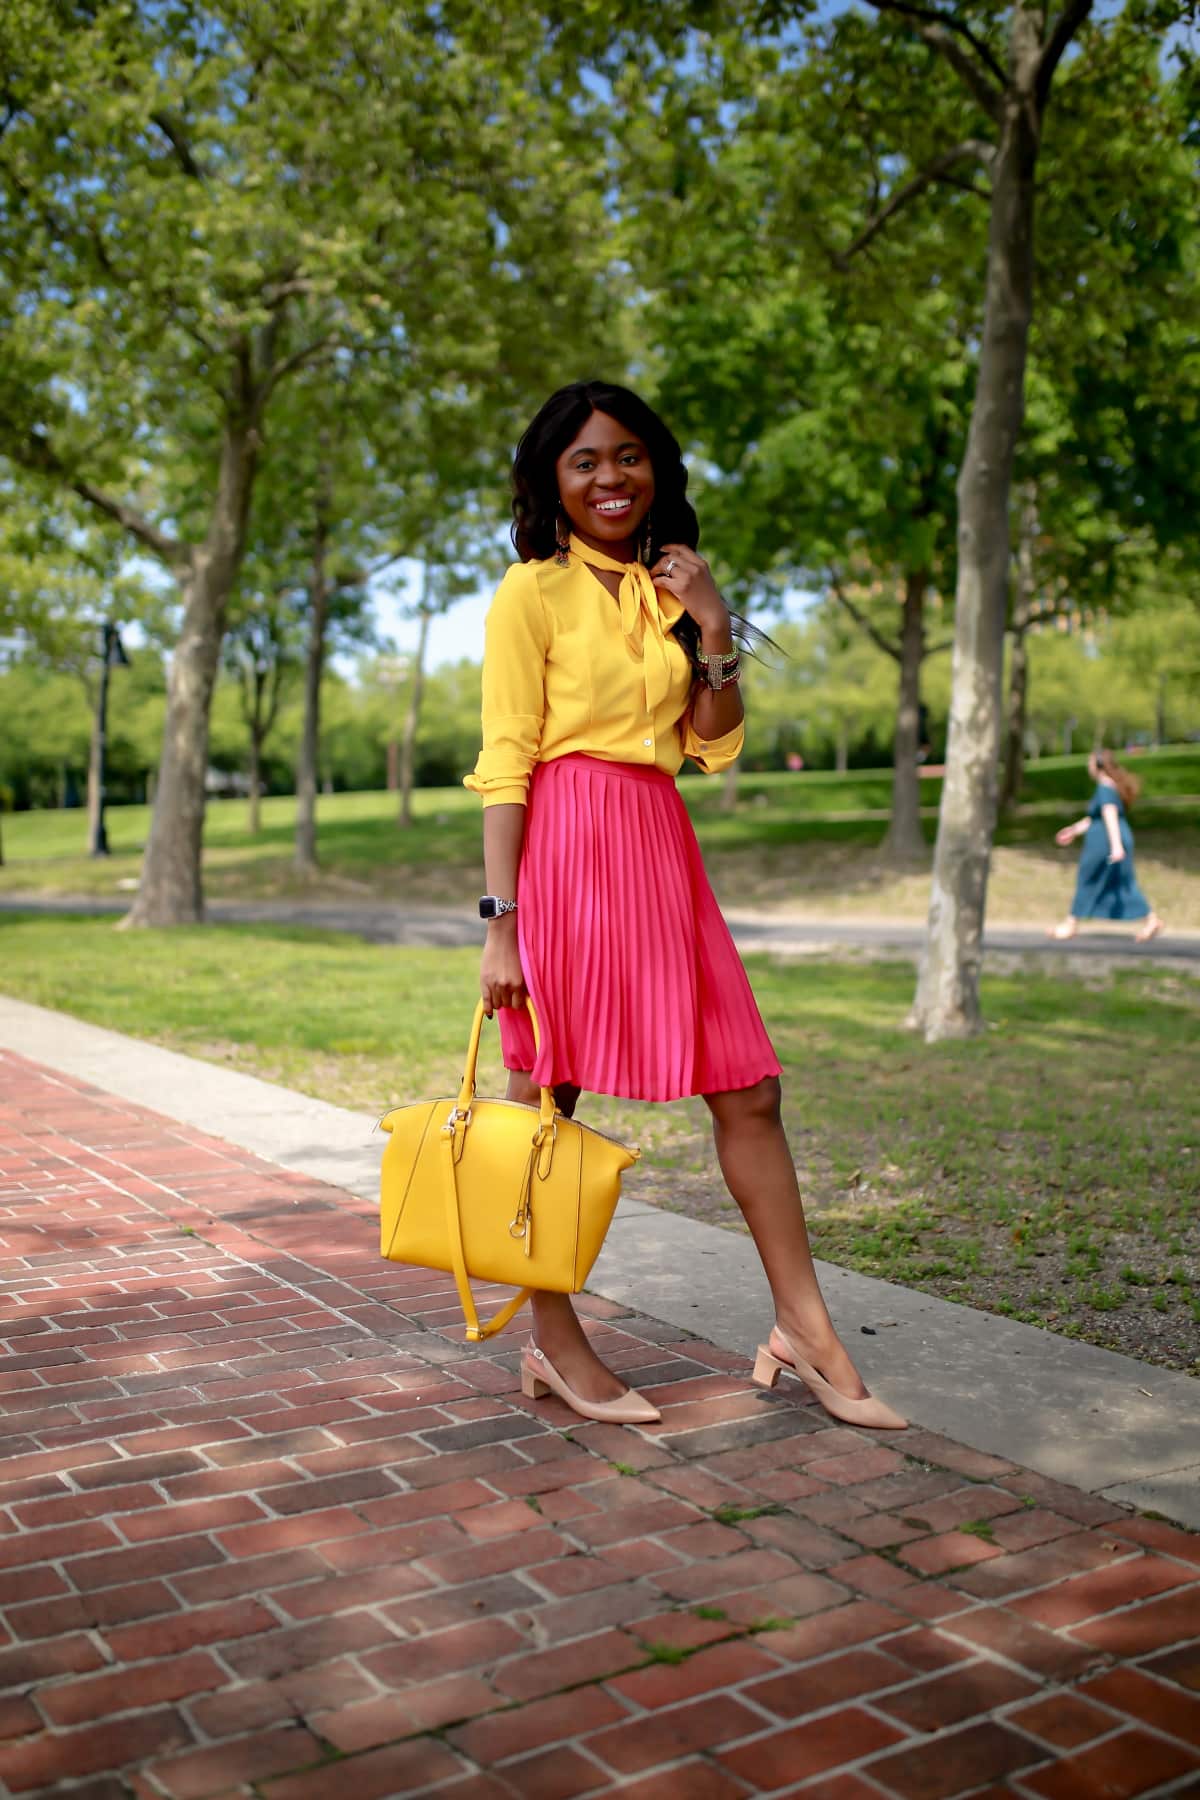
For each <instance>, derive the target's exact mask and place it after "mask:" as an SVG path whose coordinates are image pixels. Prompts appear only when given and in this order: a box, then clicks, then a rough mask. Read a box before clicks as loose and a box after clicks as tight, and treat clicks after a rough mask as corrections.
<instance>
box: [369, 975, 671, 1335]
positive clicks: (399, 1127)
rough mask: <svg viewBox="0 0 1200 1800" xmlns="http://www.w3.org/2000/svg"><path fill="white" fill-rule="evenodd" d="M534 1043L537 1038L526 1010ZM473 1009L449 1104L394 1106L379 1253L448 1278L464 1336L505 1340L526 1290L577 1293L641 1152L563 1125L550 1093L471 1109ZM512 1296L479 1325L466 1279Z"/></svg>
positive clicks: (475, 1044)
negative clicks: (509, 1290)
mask: <svg viewBox="0 0 1200 1800" xmlns="http://www.w3.org/2000/svg"><path fill="white" fill-rule="evenodd" d="M528 1005H529V1017H530V1020H531V1022H532V1024H533V1036H534V1042H535V1044H536V1045H537V1046H538V1047H539V1048H540V1047H541V1032H540V1029H539V1026H538V1019H537V1014H536V1012H535V1011H534V1008H533V1003H532V1001H530V1002H528ZM485 1016H486V1015H485V1013H484V1010H483V1004H482V1002H481V1003H480V1004H479V1005H478V1006H477V1007H476V1008H475V1019H474V1023H473V1024H472V1026H471V1041H470V1044H469V1045H468V1048H467V1066H466V1069H465V1071H464V1073H463V1079H462V1087H461V1089H460V1090H459V1095H458V1099H457V1100H450V1099H444V1100H424V1101H421V1102H419V1103H418V1104H417V1105H415V1106H398V1107H396V1108H394V1109H393V1111H391V1112H389V1113H388V1114H387V1115H386V1117H384V1118H383V1119H381V1120H380V1125H381V1126H382V1128H383V1130H384V1131H387V1132H390V1133H391V1136H390V1138H389V1141H388V1145H387V1148H386V1150H385V1151H384V1153H383V1169H382V1174H381V1183H380V1188H381V1192H380V1250H381V1252H382V1254H383V1255H384V1256H386V1257H387V1258H389V1260H390V1261H392V1262H403V1263H416V1264H417V1265H418V1266H420V1267H422V1268H426V1269H445V1270H446V1271H447V1272H449V1273H452V1274H453V1276H454V1280H455V1284H456V1285H457V1287H458V1297H459V1300H460V1301H461V1302H462V1309H463V1314H464V1316H465V1318H466V1324H467V1331H466V1335H467V1337H468V1339H474V1340H479V1339H481V1338H487V1337H491V1336H492V1334H493V1333H494V1332H497V1331H503V1329H504V1327H505V1326H506V1325H507V1324H508V1322H509V1320H510V1319H511V1318H512V1316H513V1314H514V1313H515V1312H516V1311H517V1310H518V1308H519V1307H521V1306H523V1305H524V1303H525V1301H526V1300H528V1298H529V1296H530V1294H531V1293H532V1292H533V1291H534V1289H535V1288H547V1289H549V1290H550V1291H551V1292H553V1293H558V1294H577V1293H578V1292H579V1290H580V1288H581V1287H582V1286H583V1284H584V1282H585V1281H586V1280H587V1278H588V1275H589V1274H590V1272H591V1267H592V1264H593V1263H594V1262H595V1260H596V1258H597V1256H598V1255H599V1254H600V1246H601V1244H603V1242H604V1238H605V1234H606V1232H607V1231H608V1228H609V1225H610V1224H611V1223H612V1216H613V1213H614V1212H615V1211H616V1206H617V1200H618V1198H619V1196H620V1192H621V1176H622V1175H623V1174H624V1172H625V1170H626V1169H628V1168H630V1167H631V1166H632V1165H633V1163H635V1162H636V1161H637V1159H638V1156H639V1154H640V1152H639V1151H637V1150H628V1149H626V1147H625V1145H624V1144H619V1143H618V1142H617V1141H616V1139H615V1138H610V1137H606V1136H605V1135H604V1133H603V1132H600V1131H593V1130H591V1129H590V1128H589V1127H588V1126H586V1125H577V1124H576V1123H575V1121H574V1120H573V1119H567V1118H564V1117H563V1115H562V1113H560V1112H559V1111H558V1110H557V1109H556V1107H555V1104H554V1094H553V1092H552V1091H551V1089H550V1088H543V1089H542V1098H541V1105H540V1106H526V1105H524V1104H522V1103H521V1102H520V1101H517V1100H480V1099H477V1098H476V1096H475V1070H476V1065H477V1063H478V1060H479V1039H480V1034H481V1033H482V1031H483V1021H484V1018H485ZM472 1278H475V1279H476V1280H479V1281H495V1282H499V1283H501V1284H502V1285H503V1286H505V1287H516V1288H519V1289H520V1290H521V1291H520V1292H519V1293H518V1294H517V1295H515V1296H514V1298H513V1299H512V1300H510V1301H509V1302H508V1304H507V1305H506V1306H504V1307H502V1308H501V1310H500V1311H499V1312H498V1313H496V1314H495V1315H494V1316H493V1317H492V1318H490V1319H488V1320H486V1321H485V1322H484V1323H483V1324H481V1323H480V1320H479V1314H478V1313H477V1311H476V1309H475V1302H474V1299H473V1297H472V1294H471V1280H472Z"/></svg>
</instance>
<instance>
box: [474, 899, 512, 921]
mask: <svg viewBox="0 0 1200 1800" xmlns="http://www.w3.org/2000/svg"><path fill="white" fill-rule="evenodd" d="M516 910H517V903H516V901H515V900H497V898H496V896H495V894H485V895H484V896H483V899H482V900H481V901H480V902H479V916H480V918H481V919H499V918H500V917H501V916H502V915H503V914H504V913H510V912H516Z"/></svg>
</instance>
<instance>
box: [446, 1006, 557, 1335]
mask: <svg viewBox="0 0 1200 1800" xmlns="http://www.w3.org/2000/svg"><path fill="white" fill-rule="evenodd" d="M525 1004H526V1006H527V1008H528V1010H529V1022H530V1024H531V1025H532V1026H533V1045H534V1049H535V1051H540V1050H541V1047H542V1033H541V1026H540V1025H539V1023H538V1016H537V1012H536V1010H535V1008H534V1004H533V1001H532V1000H531V999H529V997H528V996H526V1000H525ZM486 1017H487V1014H486V1013H485V1012H484V1010H483V1001H482V1000H480V1002H479V1004H478V1005H477V1006H476V1008H475V1017H474V1019H473V1020H472V1022H471V1036H470V1039H469V1040H468V1043H467V1061H466V1067H465V1068H464V1070H463V1078H462V1086H461V1087H460V1088H459V1090H458V1102H457V1104H456V1105H455V1107H454V1109H453V1111H452V1112H451V1113H450V1116H449V1118H448V1119H447V1120H446V1123H445V1124H444V1125H443V1127H442V1150H443V1155H442V1172H443V1177H444V1185H443V1193H444V1196H445V1202H446V1236H447V1238H448V1240H449V1243H450V1258H451V1261H452V1262H453V1264H454V1285H455V1287H456V1288H457V1289H458V1302H459V1305H460V1306H461V1307H462V1310H463V1318H464V1319H465V1320H466V1327H467V1340H468V1342H469V1343H475V1344H478V1343H481V1342H482V1341H483V1339H484V1338H490V1337H494V1336H495V1335H496V1333H497V1332H499V1331H503V1330H504V1327H505V1326H506V1325H507V1324H508V1323H509V1321H510V1319H512V1318H513V1316H514V1314H516V1313H518V1312H519V1311H520V1309H521V1307H523V1306H524V1304H525V1302H526V1301H527V1300H528V1299H529V1298H530V1296H531V1295H532V1293H533V1289H532V1288H521V1289H520V1291H519V1292H518V1293H516V1294H514V1295H513V1297H512V1299H511V1300H509V1301H508V1302H507V1303H506V1304H505V1305H504V1306H502V1307H501V1308H500V1311H499V1312H498V1313H493V1315H492V1317H491V1318H490V1319H486V1320H484V1321H483V1322H482V1323H481V1322H480V1318H479V1313H478V1311H477V1310H476V1306H475V1296H474V1295H473V1294H472V1292H471V1277H470V1275H469V1274H468V1272H467V1260H466V1256H465V1254H464V1251H463V1241H462V1221H461V1219H460V1218H459V1216H458V1161H459V1158H460V1156H461V1155H462V1153H463V1145H464V1142H465V1140H466V1135H467V1126H468V1125H469V1124H470V1122H471V1103H472V1101H473V1100H474V1098H475V1078H476V1071H477V1068H478V1064H479V1041H480V1038H481V1037H482V1035H483V1021H484V1020H485V1019H486ZM554 1114H555V1104H554V1090H553V1089H552V1088H546V1087H544V1088H543V1089H542V1090H541V1104H540V1107H539V1109H538V1130H537V1134H536V1136H535V1138H534V1149H535V1152H537V1153H540V1151H541V1146H542V1144H543V1142H544V1141H545V1138H546V1135H547V1133H550V1134H553V1132H554ZM551 1141H552V1138H551ZM539 1160H540V1154H539Z"/></svg>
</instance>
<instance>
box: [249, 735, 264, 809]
mask: <svg viewBox="0 0 1200 1800" xmlns="http://www.w3.org/2000/svg"><path fill="white" fill-rule="evenodd" d="M261 767H262V734H261V732H260V731H259V729H258V726H257V723H256V724H254V725H252V726H251V727H250V765H249V768H248V770H247V774H248V775H249V779H250V836H251V837H257V836H258V834H259V832H260V831H261V830H262V805H261V803H260V801H259V794H258V787H259V770H260V768H261Z"/></svg>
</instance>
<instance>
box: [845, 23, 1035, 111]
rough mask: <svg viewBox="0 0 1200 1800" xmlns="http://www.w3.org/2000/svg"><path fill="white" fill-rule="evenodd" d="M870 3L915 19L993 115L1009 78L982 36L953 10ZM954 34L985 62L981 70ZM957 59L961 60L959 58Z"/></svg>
mask: <svg viewBox="0 0 1200 1800" xmlns="http://www.w3.org/2000/svg"><path fill="white" fill-rule="evenodd" d="M867 4H868V5H869V6H873V7H874V8H875V10H876V12H887V13H899V14H900V16H901V17H902V18H905V19H916V20H917V21H918V23H919V24H920V26H921V36H922V37H923V38H924V39H925V42H926V43H927V44H929V45H930V46H931V47H932V48H933V49H935V50H938V51H940V52H941V54H942V55H943V56H944V57H945V58H946V61H947V62H948V63H950V64H951V66H952V67H953V68H954V69H955V71H956V73H957V74H959V75H960V76H961V77H962V79H963V80H964V81H965V82H966V83H967V85H968V87H970V89H971V91H972V93H974V94H975V96H976V98H977V99H978V100H979V101H980V104H981V105H982V106H985V107H986V108H987V110H988V112H990V113H992V114H993V116H994V114H995V110H996V106H997V103H998V101H999V98H1000V95H1001V94H1002V93H1003V92H1004V90H1005V89H1006V88H1007V86H1008V77H1007V75H1006V74H1005V73H1004V70H1003V69H1002V68H1001V66H1000V64H999V63H998V62H997V61H996V58H995V57H994V56H993V55H992V53H991V51H990V50H989V49H988V47H987V45H986V44H985V43H984V41H983V39H982V38H978V37H976V36H975V33H974V32H973V31H972V30H971V27H970V26H969V25H968V24H967V23H966V22H965V21H964V20H963V19H959V18H956V17H955V15H954V14H953V13H945V12H939V11H938V10H937V8H936V7H933V6H915V5H912V4H910V0H867ZM954 35H957V36H958V37H961V38H963V39H964V40H965V41H966V42H967V43H968V44H970V46H971V49H972V50H973V51H974V52H975V55H976V56H977V57H978V58H979V62H980V63H981V64H982V65H983V68H982V69H980V68H979V67H977V65H976V64H975V63H973V62H972V61H971V59H970V57H968V56H967V55H966V54H965V52H963V51H962V50H960V49H959V48H958V46H957V45H956V44H954ZM948 45H953V48H954V56H952V55H951V54H950V49H949V48H948V47H947V46H948ZM955 58H957V59H958V60H957V61H956V60H955ZM968 70H969V71H970V73H969V74H968V73H967V71H968ZM984 70H986V72H987V74H988V75H990V76H991V77H992V79H993V80H994V81H995V82H996V83H998V87H996V88H994V87H992V86H991V84H990V83H989V82H988V81H987V80H986V79H985V77H984V73H983V71H984ZM983 95H987V96H988V98H987V99H984V98H983V97H982V96H983Z"/></svg>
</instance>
